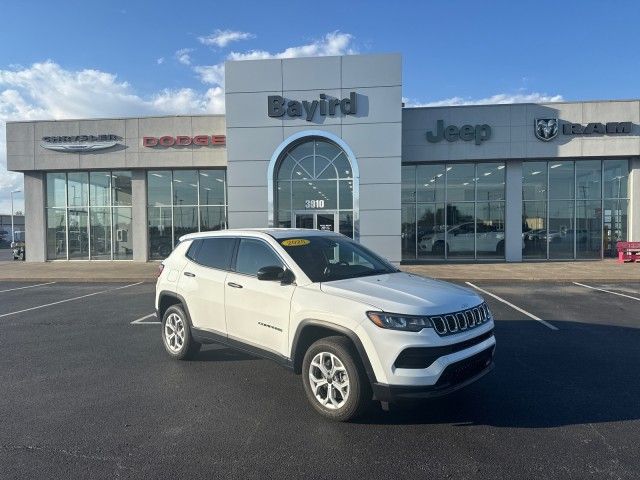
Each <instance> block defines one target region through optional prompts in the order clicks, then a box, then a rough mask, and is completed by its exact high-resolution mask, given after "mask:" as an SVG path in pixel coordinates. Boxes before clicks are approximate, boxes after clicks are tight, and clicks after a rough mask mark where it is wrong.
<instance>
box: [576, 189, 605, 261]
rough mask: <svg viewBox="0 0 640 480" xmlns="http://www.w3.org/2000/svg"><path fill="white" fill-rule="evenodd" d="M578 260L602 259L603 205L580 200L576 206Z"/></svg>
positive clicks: (598, 201) (595, 201) (597, 201)
mask: <svg viewBox="0 0 640 480" xmlns="http://www.w3.org/2000/svg"><path fill="white" fill-rule="evenodd" d="M575 236H576V258H600V255H601V253H600V252H601V251H602V203H601V202H600V200H578V201H577V205H576V232H575Z"/></svg>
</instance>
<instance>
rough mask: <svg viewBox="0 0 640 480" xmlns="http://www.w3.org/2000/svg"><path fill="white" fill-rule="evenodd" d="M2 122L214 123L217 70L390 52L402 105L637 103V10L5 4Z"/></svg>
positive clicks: (595, 6) (0, 132)
mask: <svg viewBox="0 0 640 480" xmlns="http://www.w3.org/2000/svg"><path fill="white" fill-rule="evenodd" d="M0 11H1V16H0V21H1V25H2V27H1V28H0V212H5V211H8V203H7V201H8V193H7V192H8V191H9V190H11V189H14V188H20V187H21V184H22V178H21V176H20V175H17V174H11V173H8V172H6V169H5V165H6V157H5V138H4V122H5V121H7V120H16V119H36V118H70V117H100V116H112V115H139V114H152V113H203V112H222V111H223V109H224V85H223V81H222V78H223V64H224V63H223V62H224V61H225V59H229V58H236V59H242V58H268V57H271V56H308V55H326V54H346V53H377V52H401V53H402V54H403V61H404V66H403V74H404V80H403V83H404V87H403V89H404V96H405V97H406V101H407V103H408V104H415V105H422V104H460V103H474V102H480V103H482V102H485V103H486V102H514V101H516V102H522V101H545V100H546V101H548V100H560V99H565V100H588V99H609V98H611V99H616V98H637V97H638V96H640V95H639V94H638V87H637V85H638V80H637V77H638V73H639V72H638V71H639V70H640V56H639V54H638V52H637V51H638V46H639V45H640V28H639V27H638V25H639V24H640V2H637V1H624V0H623V1H617V2H603V1H592V0H589V1H586V0H585V1H568V0H565V1H560V2H558V1H542V0H538V1H536V2H517V1H493V2H478V1H452V0H441V1H438V2H436V1H421V2H418V1H415V2H401V1H397V2H381V1H366V2H365V1H351V2H347V1H345V0H343V1H322V2H312V1H307V2H301V1H293V0H290V1H287V2H284V1H264V0H263V1H256V2H244V1H241V0H237V1H235V2H211V1H208V2H207V1H186V0H183V1H181V2H175V1H174V2H170V1H164V0H163V1H154V2H139V1H135V0H130V1H127V2H125V1H117V0H111V1H108V2H104V1H101V2H95V1H91V0H85V1H75V0H74V1H64V2H55V1H29V0H22V1H18V0H14V1H8V0H4V1H3V2H2V6H1V7H0Z"/></svg>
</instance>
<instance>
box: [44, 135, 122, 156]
mask: <svg viewBox="0 0 640 480" xmlns="http://www.w3.org/2000/svg"><path fill="white" fill-rule="evenodd" d="M121 140H122V138H120V137H119V136H117V135H112V134H100V135H70V136H69V135H61V136H54V137H42V143H41V144H40V146H42V148H46V149H47V150H54V151H56V152H93V151H96V150H104V149H106V148H111V147H115V146H116V145H117V144H118V143H119V142H120V141H121Z"/></svg>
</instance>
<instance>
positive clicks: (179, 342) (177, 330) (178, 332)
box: [164, 313, 185, 353]
mask: <svg viewBox="0 0 640 480" xmlns="http://www.w3.org/2000/svg"><path fill="white" fill-rule="evenodd" d="M184 336H185V330H184V321H183V320H182V318H180V316H178V315H177V314H175V313H172V314H171V315H169V316H168V317H167V321H166V322H165V324H164V338H165V340H166V342H167V347H169V350H171V351H172V352H173V353H179V352H180V350H182V346H183V345H184Z"/></svg>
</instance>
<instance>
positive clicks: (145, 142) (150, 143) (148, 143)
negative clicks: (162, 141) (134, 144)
mask: <svg viewBox="0 0 640 480" xmlns="http://www.w3.org/2000/svg"><path fill="white" fill-rule="evenodd" d="M156 145H158V139H157V138H156V137H143V138H142V146H143V147H155V146H156Z"/></svg>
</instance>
